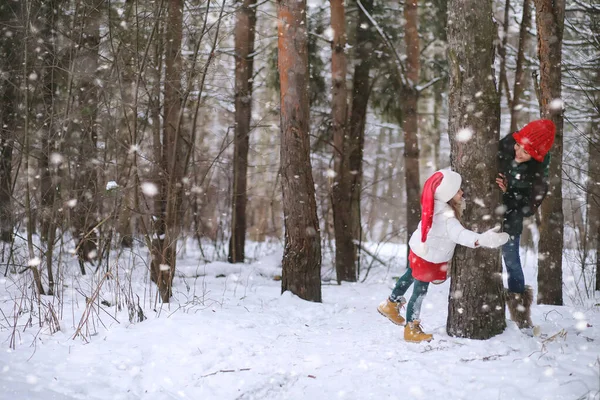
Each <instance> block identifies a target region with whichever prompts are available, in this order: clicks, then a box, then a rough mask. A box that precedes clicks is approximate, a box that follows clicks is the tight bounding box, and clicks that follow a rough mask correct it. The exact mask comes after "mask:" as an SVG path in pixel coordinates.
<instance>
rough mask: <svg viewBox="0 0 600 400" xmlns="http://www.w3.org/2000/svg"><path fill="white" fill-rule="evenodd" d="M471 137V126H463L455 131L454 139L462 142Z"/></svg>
mask: <svg viewBox="0 0 600 400" xmlns="http://www.w3.org/2000/svg"><path fill="white" fill-rule="evenodd" d="M472 137H473V130H472V129H471V128H463V129H461V130H459V131H458V132H457V133H456V140H457V141H459V142H461V143H464V142H468V141H469V140H471V138H472Z"/></svg>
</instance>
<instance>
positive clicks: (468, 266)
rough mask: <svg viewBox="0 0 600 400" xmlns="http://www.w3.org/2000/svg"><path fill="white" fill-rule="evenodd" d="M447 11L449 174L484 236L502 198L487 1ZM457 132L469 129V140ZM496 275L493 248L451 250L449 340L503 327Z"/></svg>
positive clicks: (465, 0)
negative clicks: (457, 179) (458, 182)
mask: <svg viewBox="0 0 600 400" xmlns="http://www.w3.org/2000/svg"><path fill="white" fill-rule="evenodd" d="M448 10H449V15H448V43H449V52H448V55H449V63H450V95H449V112H450V115H449V117H450V118H449V124H448V125H449V126H448V133H449V137H450V142H451V146H452V147H451V151H452V153H451V159H452V168H453V169H454V170H455V171H457V172H458V173H460V174H461V175H462V181H463V188H464V190H465V198H466V201H467V204H468V206H467V209H466V211H465V213H464V216H463V224H464V225H465V227H466V228H468V229H472V230H475V231H483V230H486V229H489V228H491V225H493V224H494V222H499V217H498V216H496V215H494V210H495V209H496V207H497V206H498V205H499V200H500V199H499V195H498V191H497V188H495V187H494V185H493V182H494V177H495V175H496V153H497V150H498V136H499V128H500V99H499V96H498V92H497V91H496V86H495V82H494V80H493V79H490V76H492V77H493V76H494V71H493V65H494V41H495V39H496V35H497V33H496V29H495V26H494V24H493V22H492V0H485V1H481V0H451V1H450V3H449V7H448ZM463 129H469V130H470V131H471V132H472V137H470V138H468V136H469V135H465V133H464V131H462V130H463ZM459 133H460V134H459ZM476 200H478V201H476ZM490 216H491V217H492V220H491V221H490ZM494 220H495V221H494ZM501 272H502V265H501V264H500V257H499V255H498V250H488V249H483V248H479V249H470V248H467V247H464V246H457V248H456V252H455V256H454V259H453V260H452V270H451V276H452V282H451V284H450V295H449V305H448V322H447V327H446V329H447V331H448V334H449V335H451V336H457V337H466V338H471V339H489V338H491V337H493V336H495V335H497V334H499V333H501V332H502V331H503V330H504V329H505V327H506V320H505V316H504V300H503V296H502V290H503V286H502V278H501V277H502V275H501Z"/></svg>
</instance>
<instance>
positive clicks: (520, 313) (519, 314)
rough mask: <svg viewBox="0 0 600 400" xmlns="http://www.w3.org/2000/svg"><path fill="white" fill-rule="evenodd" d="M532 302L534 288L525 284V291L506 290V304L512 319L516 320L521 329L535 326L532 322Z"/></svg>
mask: <svg viewBox="0 0 600 400" xmlns="http://www.w3.org/2000/svg"><path fill="white" fill-rule="evenodd" d="M531 303H533V288H532V287H531V286H525V291H524V292H523V293H513V292H508V291H507V292H506V305H507V306H508V312H509V313H510V319H512V320H513V321H515V323H516V324H517V326H518V327H519V329H526V328H533V323H532V322H531Z"/></svg>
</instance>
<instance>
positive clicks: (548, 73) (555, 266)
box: [534, 0, 565, 305]
mask: <svg viewBox="0 0 600 400" xmlns="http://www.w3.org/2000/svg"><path fill="white" fill-rule="evenodd" d="M534 4H535V9H536V24H537V30H538V57H539V59H540V101H541V108H542V109H541V110H540V111H541V114H542V117H543V118H548V119H551V120H552V121H553V122H554V124H555V125H556V136H555V138H554V145H553V146H552V149H551V154H552V158H551V161H550V176H549V190H548V195H547V197H546V199H545V200H544V202H543V203H542V206H541V210H542V223H541V226H540V243H539V257H538V259H539V263H538V297H537V302H538V304H553V305H562V304H563V296H562V253H563V233H564V216H563V209H562V157H563V116H562V106H556V104H553V103H552V102H553V101H554V100H558V101H560V98H561V60H562V57H561V51H562V38H563V26H564V17H565V3H564V0H534Z"/></svg>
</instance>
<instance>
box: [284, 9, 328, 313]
mask: <svg viewBox="0 0 600 400" xmlns="http://www.w3.org/2000/svg"><path fill="white" fill-rule="evenodd" d="M278 19H279V30H278V31H279V44H278V49H279V56H278V64H279V65H278V66H279V79H280V85H281V151H280V160H281V188H282V193H283V215H284V221H285V248H284V254H283V262H282V266H283V276H282V281H281V291H282V292H285V291H286V290H289V291H291V292H292V293H293V294H295V295H297V296H299V297H301V298H302V299H305V300H310V301H317V302H320V301H321V235H320V232H319V223H318V221H317V204H316V200H315V187H314V182H313V177H312V168H311V164H310V140H309V123H308V119H309V103H308V81H309V75H308V38H307V34H308V32H307V25H306V1H305V0H301V1H297V0H279V11H278Z"/></svg>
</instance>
